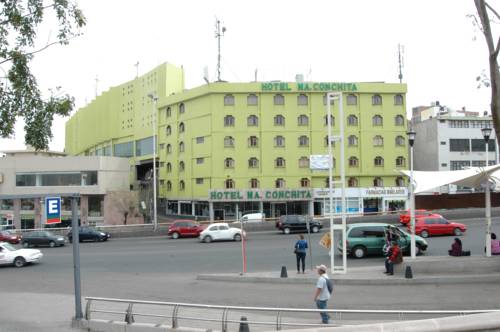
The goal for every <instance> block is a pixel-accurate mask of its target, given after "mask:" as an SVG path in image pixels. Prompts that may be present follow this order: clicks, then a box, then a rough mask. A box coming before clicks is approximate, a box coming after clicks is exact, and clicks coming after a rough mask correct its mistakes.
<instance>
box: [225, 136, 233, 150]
mask: <svg viewBox="0 0 500 332" xmlns="http://www.w3.org/2000/svg"><path fill="white" fill-rule="evenodd" d="M224 147H225V148H232V147H234V138H233V137H232V136H226V137H224Z"/></svg>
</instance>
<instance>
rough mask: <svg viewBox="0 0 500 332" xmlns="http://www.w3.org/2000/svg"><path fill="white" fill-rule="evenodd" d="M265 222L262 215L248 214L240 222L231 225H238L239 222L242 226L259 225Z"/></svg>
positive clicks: (264, 217) (264, 216)
mask: <svg viewBox="0 0 500 332" xmlns="http://www.w3.org/2000/svg"><path fill="white" fill-rule="evenodd" d="M265 220H266V215H265V214H264V213H248V214H245V215H243V216H242V217H241V218H240V220H237V221H234V222H233V224H239V223H240V222H242V223H244V224H247V223H248V224H252V223H261V222H264V221H265Z"/></svg>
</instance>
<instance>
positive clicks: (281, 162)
mask: <svg viewBox="0 0 500 332" xmlns="http://www.w3.org/2000/svg"><path fill="white" fill-rule="evenodd" d="M274 166H275V167H285V159H284V158H282V157H278V158H276V160H275V161H274Z"/></svg>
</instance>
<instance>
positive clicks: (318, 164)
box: [310, 154, 330, 170]
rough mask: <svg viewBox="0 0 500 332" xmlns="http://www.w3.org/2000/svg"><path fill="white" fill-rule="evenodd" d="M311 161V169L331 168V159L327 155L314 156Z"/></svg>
mask: <svg viewBox="0 0 500 332" xmlns="http://www.w3.org/2000/svg"><path fill="white" fill-rule="evenodd" d="M310 161H311V162H310V169H312V170H325V169H329V168H330V158H329V156H328V155H327V154H312V155H311V157H310Z"/></svg>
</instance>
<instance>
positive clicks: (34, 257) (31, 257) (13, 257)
mask: <svg viewBox="0 0 500 332" xmlns="http://www.w3.org/2000/svg"><path fill="white" fill-rule="evenodd" d="M42 257H43V254H42V252H41V251H40V250H38V249H17V248H16V247H14V246H13V245H12V244H10V243H7V242H0V265H11V264H13V265H14V266H16V267H23V266H24V265H26V264H28V263H35V262H38V261H40V259H42Z"/></svg>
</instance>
